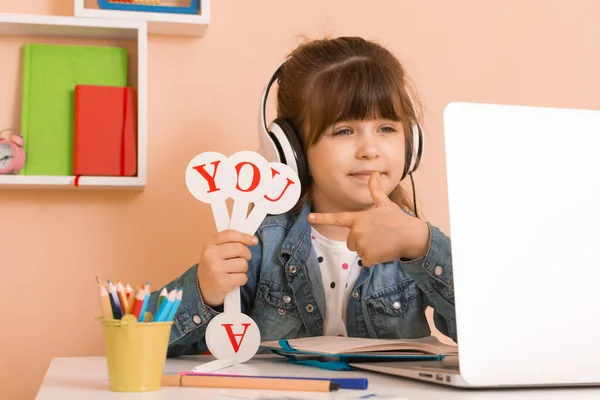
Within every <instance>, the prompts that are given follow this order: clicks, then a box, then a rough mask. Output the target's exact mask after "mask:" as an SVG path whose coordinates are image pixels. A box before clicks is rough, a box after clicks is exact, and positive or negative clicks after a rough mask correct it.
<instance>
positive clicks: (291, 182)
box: [185, 151, 301, 363]
mask: <svg viewBox="0 0 600 400" xmlns="http://www.w3.org/2000/svg"><path fill="white" fill-rule="evenodd" d="M185 178H186V184H187V186H188V189H189V190H190V192H191V193H192V195H193V196H194V197H196V198H197V199H198V200H200V201H202V202H204V203H209V204H210V205H211V207H212V210H213V216H214V218H215V224H216V226H217V230H219V231H222V230H225V229H228V228H229V229H235V230H238V231H240V232H243V233H247V234H250V235H253V234H254V233H255V232H256V229H258V227H259V225H260V224H261V222H262V221H263V220H264V218H265V217H266V216H267V215H268V214H282V213H285V212H287V211H288V210H290V209H291V208H292V207H293V206H294V205H295V204H296V202H297V201H298V199H299V197H300V189H301V188H300V180H299V179H298V176H297V175H296V173H295V172H294V170H293V169H292V168H290V167H288V166H287V165H285V164H282V163H275V162H273V163H268V162H267V161H266V160H265V159H264V158H263V157H262V156H261V155H260V154H258V153H255V152H252V151H240V152H238V153H235V154H233V155H232V156H231V157H229V158H227V157H225V156H223V155H222V154H220V153H215V152H206V153H201V154H199V155H197V156H196V157H194V159H193V160H192V161H191V162H190V163H189V164H188V168H187V170H186V176H185ZM227 197H232V198H233V199H234V204H233V211H232V216H231V218H229V213H228V211H227V206H226V203H225V200H226V199H227ZM250 203H254V208H253V209H252V211H251V212H250V214H249V215H247V214H248V206H249V204H250ZM205 338H206V344H207V346H208V349H209V351H210V352H211V353H212V354H213V355H214V356H215V357H216V358H218V359H228V360H235V361H237V362H238V363H243V362H245V361H247V360H249V359H250V358H252V357H253V356H254V355H255V354H256V352H257V351H258V348H259V346H260V331H259V329H258V326H257V325H256V322H254V320H252V318H250V317H249V316H247V315H245V314H243V313H242V312H241V299H240V288H239V287H237V288H235V289H233V290H232V291H231V292H229V293H227V295H226V296H225V300H224V312H223V313H222V314H219V315H217V316H216V317H215V318H213V319H212V320H211V322H210V323H209V324H208V327H207V329H206V334H205Z"/></svg>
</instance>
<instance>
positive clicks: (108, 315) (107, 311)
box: [99, 283, 114, 319]
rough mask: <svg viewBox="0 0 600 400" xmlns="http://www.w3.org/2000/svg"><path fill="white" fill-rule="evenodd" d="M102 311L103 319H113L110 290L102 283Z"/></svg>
mask: <svg viewBox="0 0 600 400" xmlns="http://www.w3.org/2000/svg"><path fill="white" fill-rule="evenodd" d="M99 286H100V309H101V310H102V318H104V319H113V317H114V316H113V311H112V306H111V305H110V298H109V296H108V290H106V286H104V284H102V283H100V285H99Z"/></svg>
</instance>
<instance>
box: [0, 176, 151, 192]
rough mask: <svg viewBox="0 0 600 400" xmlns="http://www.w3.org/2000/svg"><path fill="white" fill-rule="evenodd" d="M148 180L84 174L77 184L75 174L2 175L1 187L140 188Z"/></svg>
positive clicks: (0, 177)
mask: <svg viewBox="0 0 600 400" xmlns="http://www.w3.org/2000/svg"><path fill="white" fill-rule="evenodd" d="M145 186H146V181H145V180H144V179H142V178H140V177H128V176H127V177H114V176H82V177H80V178H79V182H78V186H75V177H74V176H44V175H0V189H73V190H82V189H139V190H143V189H144V187H145Z"/></svg>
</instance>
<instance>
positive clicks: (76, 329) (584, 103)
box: [0, 0, 600, 398]
mask: <svg viewBox="0 0 600 400" xmlns="http://www.w3.org/2000/svg"><path fill="white" fill-rule="evenodd" d="M569 3H570V4H569ZM367 4H368V5H369V8H365V7H366V5H367ZM72 10H73V8H72V2H71V1H69V0H28V1H14V0H0V12H18V13H33V14H58V15H72V12H73V11H72ZM212 12H213V13H212V23H211V26H210V27H209V30H208V33H207V35H206V36H205V37H204V38H200V39H189V38H178V37H151V39H150V41H149V66H148V72H149V91H148V92H149V101H148V103H149V115H150V117H149V121H148V126H149V132H148V134H149V148H148V156H149V165H148V176H149V179H148V186H147V188H146V190H145V191H144V192H142V193H135V192H110V191H89V192H85V191H66V192H62V191H51V190H43V191H0V207H1V208H2V210H3V212H2V214H1V215H2V217H1V221H2V225H3V227H9V228H8V230H7V229H3V231H4V232H8V234H5V236H4V237H3V238H2V239H1V240H0V248H1V250H2V253H1V254H2V257H1V258H0V272H1V274H2V279H0V293H2V297H1V298H2V303H3V304H4V307H3V311H2V314H3V315H2V321H3V322H2V334H1V340H0V393H2V396H1V397H2V398H33V397H34V396H35V393H36V391H37V389H38V387H39V384H40V382H41V380H42V379H43V376H44V373H45V372H46V369H47V367H48V365H49V362H50V360H51V358H52V357H54V356H92V355H102V354H103V343H102V337H101V330H100V326H99V325H98V323H96V322H95V321H94V317H95V316H97V315H98V312H99V310H98V302H97V297H96V292H95V289H96V286H95V282H94V276H95V275H96V274H98V275H100V276H101V277H103V278H105V279H106V278H109V277H110V278H120V279H122V280H129V281H133V282H141V281H144V280H146V279H150V280H151V282H152V283H153V285H154V286H155V287H159V286H161V285H163V284H164V283H166V282H168V281H169V280H170V279H172V278H174V277H176V276H177V275H178V274H180V273H181V272H183V271H184V270H185V269H186V268H188V267H189V266H190V265H191V264H193V263H194V262H196V260H197V258H198V252H199V249H200V243H201V242H202V240H203V239H204V238H205V237H206V236H207V235H209V234H211V233H212V231H213V229H214V228H213V223H212V216H211V213H210V210H209V208H208V207H207V206H205V205H203V204H201V203H199V202H197V201H196V200H194V199H193V198H192V197H191V196H190V194H189V193H188V192H187V189H186V187H185V183H184V179H183V176H184V174H183V171H184V168H185V166H186V165H187V163H188V161H189V160H190V159H191V158H192V157H193V156H194V155H196V154H197V153H199V152H202V151H205V150H214V151H219V152H222V153H224V154H230V153H232V152H235V151H237V150H241V149H251V150H254V149H256V148H257V143H258V141H257V137H256V130H257V111H258V101H259V96H260V94H261V90H262V89H263V85H264V82H265V79H267V77H268V75H269V74H270V73H271V72H272V69H273V68H274V67H275V66H276V65H277V64H278V63H279V61H280V60H281V59H282V57H283V56H284V54H285V53H286V52H288V51H289V50H290V49H291V48H292V47H293V46H295V44H296V43H297V40H298V39H299V37H300V36H301V35H308V36H309V37H318V36H321V35H324V34H331V35H334V36H338V35H361V36H364V37H366V38H370V39H375V40H379V41H381V42H382V43H383V44H385V45H387V46H389V48H390V49H391V50H393V51H394V52H395V53H396V54H397V55H398V56H399V57H400V59H401V60H402V61H403V62H404V65H405V66H406V68H407V70H408V72H409V73H410V75H411V76H412V78H413V81H414V82H415V85H416V86H417V88H418V90H419V92H420V94H421V97H422V100H423V102H424V104H425V107H426V109H425V127H426V129H427V132H426V135H427V136H426V139H427V143H426V144H427V147H426V154H425V159H424V161H423V163H422V167H421V169H420V170H419V172H418V173H417V174H416V179H417V185H418V187H417V188H418V192H419V194H420V199H421V210H422V211H423V212H424V214H425V216H426V218H428V219H429V220H430V221H432V222H433V223H435V224H437V225H439V226H440V227H441V228H442V229H443V230H444V231H445V232H448V231H449V226H448V213H447V196H446V180H445V169H444V162H445V160H444V152H443V134H442V110H443V108H444V106H445V105H446V104H447V103H448V102H450V101H454V100H465V101H483V102H500V103H513V104H530V105H544V106H556V107H581V108H600V96H598V93H600V79H598V71H600V57H599V56H598V51H597V38H598V37H600V24H598V23H597V20H598V15H600V4H597V2H595V1H594V0H587V1H584V0H580V1H577V2H566V1H560V0H557V1H548V0H529V1H522V0H505V1H495V2H491V1H486V2H481V1H479V0H462V1H454V2H440V1H434V0H425V1H419V2H416V1H397V0H376V1H372V2H365V1H355V0H352V1H351V0H339V1H334V0H321V1H302V2H292V1H281V0H255V1H239V0H217V1H213V4H212ZM5 41H6V39H5V38H2V39H0V46H2V43H5ZM0 48H1V47H0ZM17 67H18V59H17V58H16V57H15V56H13V55H8V56H7V55H5V54H2V60H1V61H0V79H1V80H0V88H1V89H0V127H2V126H4V125H5V124H9V123H10V121H11V119H12V118H13V116H14V115H15V112H16V111H15V107H16V105H15V104H14V102H15V100H14V99H15V92H14V88H15V87H16V86H15V85H16V83H15V79H16V76H17ZM567 141H568V132H565V142H566V143H567ZM515 145H517V144H515ZM573 173H577V171H573ZM507 190H510V188H507ZM482 268H485V265H482ZM8 304H12V306H10V307H7V305H8Z"/></svg>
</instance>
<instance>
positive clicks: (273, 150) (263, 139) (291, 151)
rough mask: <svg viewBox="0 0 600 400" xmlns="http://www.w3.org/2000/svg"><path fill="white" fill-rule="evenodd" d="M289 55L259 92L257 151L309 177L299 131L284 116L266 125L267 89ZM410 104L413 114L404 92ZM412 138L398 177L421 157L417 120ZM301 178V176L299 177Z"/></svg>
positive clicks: (411, 171)
mask: <svg viewBox="0 0 600 400" xmlns="http://www.w3.org/2000/svg"><path fill="white" fill-rule="evenodd" d="M290 58H291V57H287V58H286V59H285V60H283V61H282V62H281V63H280V64H279V65H278V66H277V68H276V69H275V71H274V72H273V74H271V77H270V78H269V80H268V81H267V84H266V85H265V88H264V90H263V93H262V97H261V101H260V110H259V139H260V153H261V154H262V155H263V156H264V157H265V158H266V159H267V160H268V161H278V162H282V163H285V164H287V165H289V166H290V167H292V168H293V169H294V170H295V171H296V172H297V173H298V174H299V175H302V176H304V177H307V176H308V166H307V165H305V164H306V161H305V156H304V150H303V148H302V146H301V144H300V137H299V133H298V132H297V131H296V130H295V129H294V127H293V125H292V124H291V122H289V121H288V120H284V119H276V120H275V121H273V122H272V123H271V125H270V126H267V118H266V109H267V99H268V96H269V91H270V89H271V86H272V85H273V83H274V82H275V81H276V80H277V74H278V72H279V71H280V70H281V67H282V66H283V64H285V63H286V62H287V61H288V60H289V59H290ZM406 93H407V95H408V99H409V102H410V106H411V108H412V109H413V112H414V113H415V115H416V109H415V105H414V103H413V101H412V98H411V96H410V93H409V92H408V91H406ZM411 131H412V135H413V138H412V139H413V140H412V149H407V152H406V155H405V158H406V159H405V166H404V172H403V175H402V178H401V179H404V178H405V177H406V176H407V175H409V174H411V173H413V172H414V171H415V170H416V169H417V167H418V166H419V163H420V161H421V158H422V156H423V147H424V143H423V132H422V130H421V126H420V125H419V124H418V123H413V124H412V127H411ZM301 180H302V177H301Z"/></svg>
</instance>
